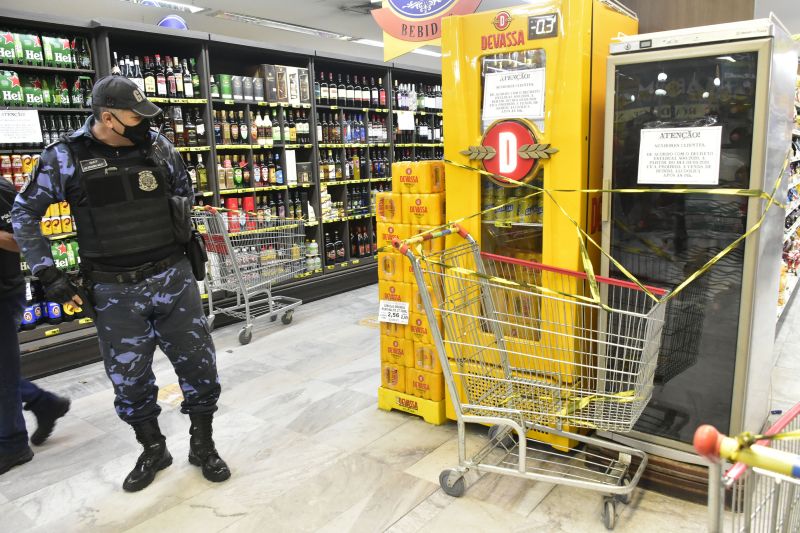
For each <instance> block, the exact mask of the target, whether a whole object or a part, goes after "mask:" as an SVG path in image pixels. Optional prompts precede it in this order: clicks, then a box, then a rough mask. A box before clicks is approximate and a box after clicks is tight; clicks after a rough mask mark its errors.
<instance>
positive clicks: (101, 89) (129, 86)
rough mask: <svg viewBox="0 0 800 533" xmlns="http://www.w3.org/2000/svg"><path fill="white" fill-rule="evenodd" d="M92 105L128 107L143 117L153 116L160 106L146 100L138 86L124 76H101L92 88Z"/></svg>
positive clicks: (117, 107)
mask: <svg viewBox="0 0 800 533" xmlns="http://www.w3.org/2000/svg"><path fill="white" fill-rule="evenodd" d="M92 105H93V106H98V107H107V108H109V109H130V110H131V111H133V112H134V113H136V114H137V115H141V116H143V117H148V118H149V117H154V116H156V115H158V114H159V113H161V108H160V107H158V106H157V105H155V104H154V103H153V102H151V101H150V100H148V99H147V98H146V97H145V95H144V94H143V93H142V91H140V90H139V87H138V86H137V85H136V84H135V83H133V82H132V81H131V80H129V79H128V78H126V77H125V76H119V75H113V76H106V77H105V78H101V79H100V80H98V81H97V83H95V84H94V89H92Z"/></svg>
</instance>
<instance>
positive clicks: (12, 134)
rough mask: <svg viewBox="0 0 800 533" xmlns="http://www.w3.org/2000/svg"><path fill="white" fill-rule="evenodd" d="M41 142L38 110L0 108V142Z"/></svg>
mask: <svg viewBox="0 0 800 533" xmlns="http://www.w3.org/2000/svg"><path fill="white" fill-rule="evenodd" d="M23 143H25V144H27V143H31V144H42V128H41V126H40V125H39V112H38V111H36V110H35V109H33V110H24V111H23V110H19V111H14V110H13V109H6V110H0V144H23Z"/></svg>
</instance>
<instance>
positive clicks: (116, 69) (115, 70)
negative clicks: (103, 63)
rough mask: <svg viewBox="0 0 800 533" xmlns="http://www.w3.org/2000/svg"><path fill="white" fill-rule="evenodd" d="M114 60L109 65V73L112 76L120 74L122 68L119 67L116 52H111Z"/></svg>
mask: <svg viewBox="0 0 800 533" xmlns="http://www.w3.org/2000/svg"><path fill="white" fill-rule="evenodd" d="M113 55H114V61H113V63H112V65H111V75H112V76H119V75H121V74H122V69H120V68H119V61H118V60H117V53H116V52H113Z"/></svg>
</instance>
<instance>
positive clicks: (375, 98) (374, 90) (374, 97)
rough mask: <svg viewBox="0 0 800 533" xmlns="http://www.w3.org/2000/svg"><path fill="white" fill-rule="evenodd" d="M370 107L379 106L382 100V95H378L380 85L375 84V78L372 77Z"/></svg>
mask: <svg viewBox="0 0 800 533" xmlns="http://www.w3.org/2000/svg"><path fill="white" fill-rule="evenodd" d="M370 85H371V89H370V102H369V104H370V107H378V106H379V102H380V97H379V95H378V86H377V85H375V78H374V77H373V78H370Z"/></svg>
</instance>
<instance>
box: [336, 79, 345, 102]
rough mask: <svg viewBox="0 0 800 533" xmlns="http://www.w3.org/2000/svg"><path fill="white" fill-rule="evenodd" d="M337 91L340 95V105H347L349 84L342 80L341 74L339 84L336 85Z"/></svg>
mask: <svg viewBox="0 0 800 533" xmlns="http://www.w3.org/2000/svg"><path fill="white" fill-rule="evenodd" d="M336 93H337V95H338V101H339V105H340V106H346V105H347V86H346V85H345V84H344V81H342V75H341V74H339V84H338V85H337V86H336Z"/></svg>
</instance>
